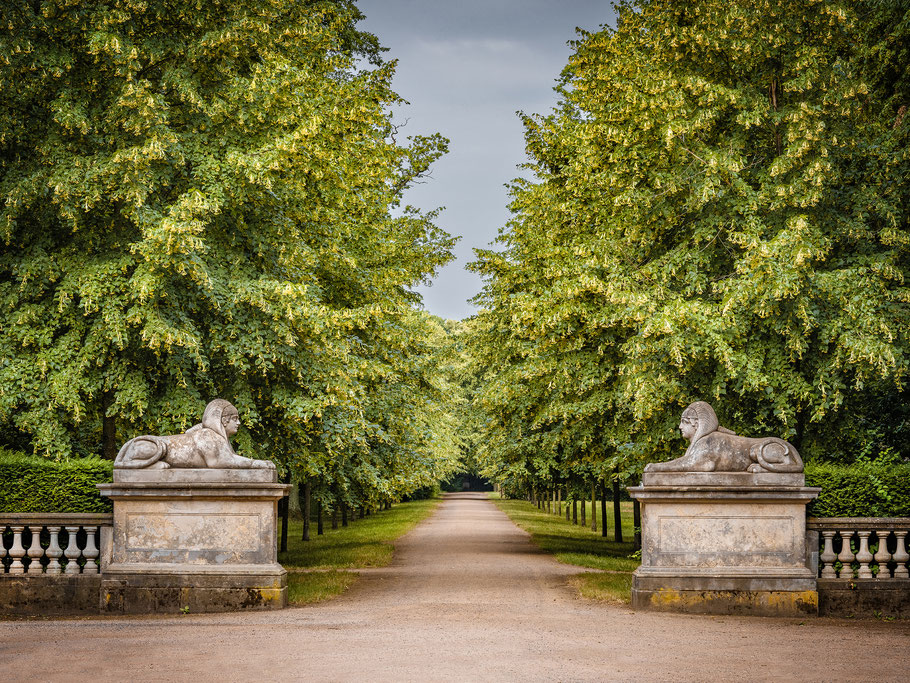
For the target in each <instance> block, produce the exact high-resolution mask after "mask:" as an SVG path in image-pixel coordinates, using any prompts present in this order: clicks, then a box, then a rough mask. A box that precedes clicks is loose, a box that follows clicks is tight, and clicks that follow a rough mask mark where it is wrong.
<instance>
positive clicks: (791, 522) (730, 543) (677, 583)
mask: <svg viewBox="0 0 910 683" xmlns="http://www.w3.org/2000/svg"><path fill="white" fill-rule="evenodd" d="M819 491H820V489H818V488H812V487H807V486H805V477H804V475H803V474H802V472H800V473H788V474H781V473H771V472H758V473H751V472H666V471H665V472H647V471H646V472H645V473H644V475H643V477H642V484H641V486H638V487H633V488H630V489H629V493H630V494H631V495H632V497H633V498H635V499H637V500H638V501H639V502H640V503H641V519H642V522H641V523H642V563H641V567H639V568H638V570H636V572H635V574H634V579H633V584H632V606H633V607H637V608H650V609H658V610H667V611H680V612H700V613H710V614H756V615H774V616H783V615H790V616H801V615H807V614H817V613H818V593H817V591H816V571H817V570H816V568H815V566H813V561H812V556H813V553H812V551H815V555H816V557H817V547H818V546H817V543H816V544H812V545H808V546H807V543H806V505H807V504H808V503H809V502H810V501H812V500H813V499H814V498H816V497H817V496H818V494H819ZM816 563H817V560H816Z"/></svg>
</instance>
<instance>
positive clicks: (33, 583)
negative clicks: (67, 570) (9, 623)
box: [0, 574, 101, 616]
mask: <svg viewBox="0 0 910 683" xmlns="http://www.w3.org/2000/svg"><path fill="white" fill-rule="evenodd" d="M100 587H101V575H100V574H74V575H65V574H56V575H54V574H37V575H36V574H24V575H22V574H20V575H13V574H0V611H2V612H3V613H5V614H17V615H37V614H40V615H42V616H44V615H47V616H50V615H65V614H84V613H93V612H94V613H97V612H98V590H99V588H100Z"/></svg>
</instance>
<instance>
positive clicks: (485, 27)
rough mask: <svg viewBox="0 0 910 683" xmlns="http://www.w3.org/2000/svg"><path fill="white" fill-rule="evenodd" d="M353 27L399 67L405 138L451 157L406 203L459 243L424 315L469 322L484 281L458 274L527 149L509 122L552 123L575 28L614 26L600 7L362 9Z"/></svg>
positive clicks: (579, 0) (504, 212) (515, 1)
mask: <svg viewBox="0 0 910 683" xmlns="http://www.w3.org/2000/svg"><path fill="white" fill-rule="evenodd" d="M357 5H358V7H360V9H361V11H362V12H363V13H364V14H365V15H366V19H365V20H364V21H363V22H361V24H360V25H359V26H360V28H362V29H363V30H367V31H370V32H371V33H374V34H376V35H377V36H378V37H379V40H380V43H381V44H382V45H383V46H384V47H387V48H389V52H388V53H387V54H386V56H387V57H388V58H394V59H398V60H399V62H398V69H397V72H396V78H395V89H396V91H397V92H398V93H399V94H400V95H401V96H402V97H404V98H405V99H406V100H408V102H410V105H409V106H408V107H405V108H404V109H402V110H401V111H400V112H398V113H397V117H398V118H399V119H404V118H406V119H408V124H407V126H406V128H405V129H404V133H405V134H407V135H413V134H417V133H421V134H426V133H433V132H440V133H442V134H443V135H445V136H446V137H447V138H449V139H450V140H451V144H450V147H449V154H447V155H446V156H445V157H443V158H442V159H441V160H440V161H438V162H437V163H436V165H435V166H434V167H433V172H432V178H431V179H429V180H428V181H427V182H426V183H424V184H422V185H419V186H417V187H415V188H414V189H413V190H411V191H410V192H409V193H408V195H407V196H406V197H405V200H406V202H407V203H410V204H413V205H415V206H419V207H421V208H423V209H432V208H435V207H437V206H444V207H446V210H445V211H444V212H443V213H442V215H441V216H440V218H439V221H438V223H439V225H440V227H442V228H443V229H445V230H447V231H448V232H450V233H452V234H453V235H461V241H460V242H459V243H458V245H457V247H456V257H457V258H456V260H455V261H453V262H452V263H451V264H450V265H448V266H447V267H446V268H444V269H443V270H442V271H441V272H440V274H439V276H438V277H437V278H436V279H435V281H434V282H433V285H432V286H431V287H422V288H420V291H421V293H422V294H423V296H424V304H425V306H426V308H427V309H428V310H429V311H430V312H432V313H435V314H436V315H439V316H442V317H443V318H464V317H467V316H469V315H471V314H472V313H473V312H474V309H473V307H472V306H471V305H470V304H468V303H467V299H469V298H471V297H472V296H474V295H475V294H477V292H478V291H480V285H481V283H480V279H479V278H478V277H477V276H476V275H474V274H473V273H468V272H467V271H466V270H465V265H466V264H467V263H469V262H470V261H472V260H474V254H473V251H472V249H473V248H475V247H481V248H485V247H487V246H489V244H490V242H492V241H493V240H494V239H495V238H496V234H497V231H498V230H499V228H500V227H501V226H502V225H504V224H505V222H506V220H507V219H508V209H507V203H508V194H507V190H506V188H505V187H504V185H505V183H507V182H509V181H510V180H512V179H513V178H515V177H517V176H518V175H519V174H520V171H519V169H518V168H517V166H518V165H519V164H521V163H524V161H525V153H524V138H523V131H522V126H521V122H520V121H519V119H518V116H517V115H516V111H519V110H521V111H524V112H527V113H546V112H549V111H550V109H551V108H552V107H553V105H554V104H555V103H556V99H555V95H554V93H553V85H554V82H555V80H556V78H557V77H558V76H559V73H560V71H561V70H562V68H563V67H564V66H565V64H566V62H567V61H568V58H569V55H570V54H571V49H570V48H569V47H568V46H567V44H566V43H567V42H568V41H570V40H573V39H574V38H576V33H575V27H576V26H579V27H581V28H583V29H586V30H589V31H594V30H597V29H598V28H599V27H600V25H601V24H604V23H610V24H612V22H613V10H612V7H611V5H610V3H609V2H605V1H604V0H599V1H595V0H561V1H550V2H547V1H545V0H485V1H484V0H454V1H453V0H448V1H437V0H422V1H421V0H359V2H358V3H357Z"/></svg>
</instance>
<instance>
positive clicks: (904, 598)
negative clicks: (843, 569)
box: [818, 579, 910, 619]
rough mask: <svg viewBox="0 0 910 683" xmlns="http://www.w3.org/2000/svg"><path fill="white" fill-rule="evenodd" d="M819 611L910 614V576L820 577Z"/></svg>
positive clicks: (831, 613)
mask: <svg viewBox="0 0 910 683" xmlns="http://www.w3.org/2000/svg"><path fill="white" fill-rule="evenodd" d="M818 613H819V614H820V615H821V616H824V617H854V616H863V617H869V616H872V615H873V614H874V615H877V616H881V617H896V618H899V619H908V618H910V579H819V580H818Z"/></svg>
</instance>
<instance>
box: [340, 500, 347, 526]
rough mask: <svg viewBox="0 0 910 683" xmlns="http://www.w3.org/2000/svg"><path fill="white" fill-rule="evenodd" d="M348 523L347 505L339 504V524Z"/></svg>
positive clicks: (345, 524) (344, 524)
mask: <svg viewBox="0 0 910 683" xmlns="http://www.w3.org/2000/svg"><path fill="white" fill-rule="evenodd" d="M347 525H348V506H347V505H345V504H344V503H342V504H341V526H347Z"/></svg>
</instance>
